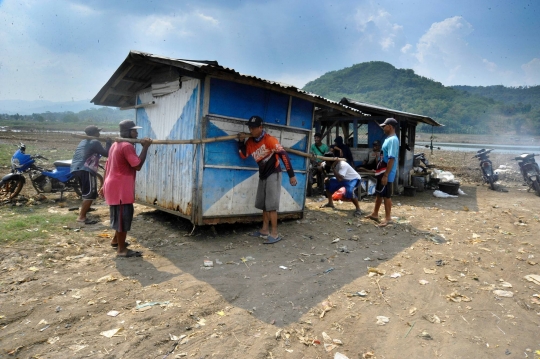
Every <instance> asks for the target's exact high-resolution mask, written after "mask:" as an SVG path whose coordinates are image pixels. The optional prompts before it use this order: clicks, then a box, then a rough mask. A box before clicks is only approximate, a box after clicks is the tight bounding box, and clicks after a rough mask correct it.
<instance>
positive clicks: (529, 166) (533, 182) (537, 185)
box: [514, 153, 540, 196]
mask: <svg viewBox="0 0 540 359" xmlns="http://www.w3.org/2000/svg"><path fill="white" fill-rule="evenodd" d="M534 156H537V155H535V154H534V153H530V154H529V153H524V154H522V155H519V156H518V157H516V158H514V160H516V161H518V165H519V170H520V172H521V175H522V176H523V180H524V181H525V183H527V185H528V186H529V191H530V190H533V191H535V192H536V195H537V196H540V168H538V163H536V161H535V160H534Z"/></svg>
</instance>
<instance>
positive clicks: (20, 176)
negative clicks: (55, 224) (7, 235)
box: [0, 143, 103, 201]
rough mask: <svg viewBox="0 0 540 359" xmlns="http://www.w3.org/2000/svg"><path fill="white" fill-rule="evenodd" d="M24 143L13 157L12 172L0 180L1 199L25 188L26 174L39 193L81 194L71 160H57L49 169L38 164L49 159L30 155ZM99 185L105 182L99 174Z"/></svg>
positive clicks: (9, 197) (3, 199)
mask: <svg viewBox="0 0 540 359" xmlns="http://www.w3.org/2000/svg"><path fill="white" fill-rule="evenodd" d="M25 152H26V146H25V145H24V144H23V143H20V144H19V145H18V150H17V151H16V152H15V153H14V154H13V157H12V158H11V173H10V174H8V175H6V176H4V177H3V178H2V180H0V200H1V201H6V200H8V201H10V200H12V199H13V198H15V197H16V196H17V195H18V194H19V193H20V192H21V190H22V189H23V187H24V184H25V183H26V178H25V176H24V174H27V176H28V177H29V178H30V182H31V183H32V186H33V187H34V189H35V190H36V192H37V193H58V192H60V198H62V196H63V194H64V192H75V193H76V194H77V195H78V196H81V189H80V185H79V180H78V179H77V178H75V177H73V175H72V174H71V171H70V167H71V160H65V161H55V162H54V166H55V168H54V169H53V170H47V169H45V168H43V167H41V166H38V165H37V164H36V160H45V161H47V160H48V159H47V158H45V157H43V156H41V155H28V154H26V153H25ZM97 178H98V183H99V186H101V185H102V184H103V177H102V176H101V175H100V174H97Z"/></svg>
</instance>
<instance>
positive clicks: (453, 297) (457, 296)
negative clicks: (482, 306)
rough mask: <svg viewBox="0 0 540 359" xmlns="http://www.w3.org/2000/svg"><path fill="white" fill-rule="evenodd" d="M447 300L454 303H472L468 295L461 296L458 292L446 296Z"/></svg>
mask: <svg viewBox="0 0 540 359" xmlns="http://www.w3.org/2000/svg"><path fill="white" fill-rule="evenodd" d="M446 298H447V299H448V300H450V301H452V302H456V303H459V302H470V301H471V298H469V297H467V296H466V295H462V294H459V293H458V292H452V293H450V294H448V295H447V296H446Z"/></svg>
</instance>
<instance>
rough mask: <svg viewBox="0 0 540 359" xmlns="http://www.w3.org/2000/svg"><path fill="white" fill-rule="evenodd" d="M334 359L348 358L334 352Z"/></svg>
mask: <svg viewBox="0 0 540 359" xmlns="http://www.w3.org/2000/svg"><path fill="white" fill-rule="evenodd" d="M334 359H349V357H347V356H346V355H343V354H341V353H340V352H336V354H334Z"/></svg>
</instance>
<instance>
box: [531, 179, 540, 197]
mask: <svg viewBox="0 0 540 359" xmlns="http://www.w3.org/2000/svg"><path fill="white" fill-rule="evenodd" d="M532 185H533V188H534V191H535V192H536V195H537V196H540V182H539V181H538V179H537V180H536V181H534V182H533V183H532Z"/></svg>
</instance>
